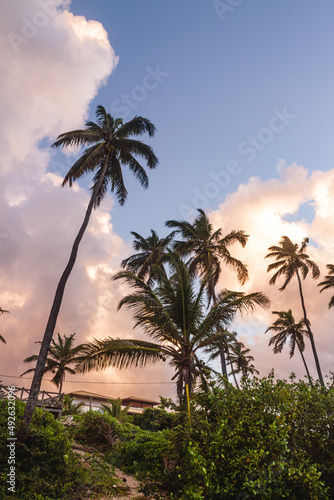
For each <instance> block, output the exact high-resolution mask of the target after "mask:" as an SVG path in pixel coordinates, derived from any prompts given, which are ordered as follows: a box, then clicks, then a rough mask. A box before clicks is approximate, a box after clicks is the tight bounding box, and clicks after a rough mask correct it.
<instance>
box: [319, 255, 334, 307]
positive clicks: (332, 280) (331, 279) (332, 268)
mask: <svg viewBox="0 0 334 500" xmlns="http://www.w3.org/2000/svg"><path fill="white" fill-rule="evenodd" d="M327 267H328V269H329V271H328V275H327V276H325V278H326V279H325V280H324V281H322V282H321V283H319V284H318V286H322V290H320V293H321V292H323V291H324V290H328V289H329V288H333V287H334V265H333V264H327ZM333 306H334V295H333V297H332V298H331V300H330V301H329V304H328V308H331V307H333Z"/></svg>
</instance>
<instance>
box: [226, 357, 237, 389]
mask: <svg viewBox="0 0 334 500" xmlns="http://www.w3.org/2000/svg"><path fill="white" fill-rule="evenodd" d="M227 359H228V362H229V363H230V365H231V368H232V375H233V379H234V383H235V386H236V388H237V389H240V387H239V384H238V381H237V377H236V376H235V371H234V368H233V363H232V361H231V357H230V353H229V350H227Z"/></svg>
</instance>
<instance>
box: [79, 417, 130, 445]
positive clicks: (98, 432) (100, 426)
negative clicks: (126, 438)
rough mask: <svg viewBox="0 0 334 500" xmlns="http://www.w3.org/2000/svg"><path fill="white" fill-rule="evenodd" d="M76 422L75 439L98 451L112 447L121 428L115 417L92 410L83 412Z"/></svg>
mask: <svg viewBox="0 0 334 500" xmlns="http://www.w3.org/2000/svg"><path fill="white" fill-rule="evenodd" d="M77 422H78V423H79V427H78V429H77V430H76V431H75V432H74V437H75V439H76V440H78V441H81V442H83V443H85V444H87V445H90V446H94V447H96V448H98V449H99V450H100V451H106V450H108V449H110V448H112V447H113V445H114V444H115V441H116V438H117V436H118V434H119V433H120V429H121V424H120V423H119V422H118V421H117V420H116V418H114V417H112V416H111V415H108V414H107V413H99V412H97V411H93V410H90V411H87V412H86V413H84V414H83V415H82V416H80V418H79V419H78V420H77Z"/></svg>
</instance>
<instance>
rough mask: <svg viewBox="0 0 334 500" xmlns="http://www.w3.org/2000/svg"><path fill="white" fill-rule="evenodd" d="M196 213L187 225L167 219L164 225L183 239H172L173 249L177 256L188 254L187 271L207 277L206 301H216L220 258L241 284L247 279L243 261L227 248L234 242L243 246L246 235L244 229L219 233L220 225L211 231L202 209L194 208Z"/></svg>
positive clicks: (245, 241)
mask: <svg viewBox="0 0 334 500" xmlns="http://www.w3.org/2000/svg"><path fill="white" fill-rule="evenodd" d="M198 212H199V215H198V217H197V218H196V219H195V221H194V223H193V224H191V223H190V222H187V221H180V222H178V221H175V220H169V221H167V222H166V226H167V227H171V228H175V229H176V230H177V232H179V233H180V234H181V236H182V237H183V239H184V241H176V242H175V244H174V250H175V251H176V252H177V253H178V254H179V255H181V256H189V255H191V259H190V267H189V269H190V272H197V273H198V275H199V276H200V277H201V278H202V279H207V278H208V276H210V279H209V280H207V291H208V299H209V300H208V302H209V304H210V302H211V300H213V302H215V301H216V299H217V297H216V294H215V286H216V285H217V283H218V280H219V277H220V274H221V262H220V261H221V260H222V261H223V263H224V264H225V265H226V266H228V267H230V268H231V269H233V270H234V271H236V273H237V277H238V280H239V281H240V283H241V284H242V285H243V284H244V283H245V282H246V281H247V279H248V271H247V267H246V266H245V264H243V263H242V262H241V261H240V260H238V259H236V258H235V257H232V255H231V254H230V252H229V250H228V247H229V246H230V245H233V244H234V243H236V242H238V243H240V244H241V245H242V247H244V246H245V245H246V243H247V239H248V235H247V234H246V233H245V232H244V231H239V230H238V231H231V232H230V233H228V234H227V235H226V236H222V230H221V228H219V229H217V230H216V231H214V230H213V226H212V224H210V222H209V219H208V217H207V216H206V214H205V212H204V210H202V209H198Z"/></svg>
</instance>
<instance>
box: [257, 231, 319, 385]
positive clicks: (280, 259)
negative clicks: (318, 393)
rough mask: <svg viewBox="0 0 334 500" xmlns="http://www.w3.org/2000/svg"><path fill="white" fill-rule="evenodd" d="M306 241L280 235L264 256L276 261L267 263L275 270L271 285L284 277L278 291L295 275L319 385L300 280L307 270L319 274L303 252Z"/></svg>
mask: <svg viewBox="0 0 334 500" xmlns="http://www.w3.org/2000/svg"><path fill="white" fill-rule="evenodd" d="M308 241H309V240H308V238H304V240H303V241H302V243H301V245H300V247H299V246H298V245H297V244H295V243H292V241H291V240H290V238H288V237H287V236H282V239H281V241H280V243H279V245H280V246H272V247H269V248H268V250H270V253H268V255H266V257H265V258H269V257H272V258H274V259H275V260H276V262H273V263H272V264H269V266H268V268H267V271H268V272H270V271H275V273H274V274H273V276H272V277H271V279H270V281H269V283H270V284H271V285H274V284H275V283H276V280H277V279H278V278H280V277H283V278H284V283H283V285H282V286H281V288H280V291H283V290H285V288H286V287H287V285H288V284H289V283H290V281H291V280H292V278H293V277H294V276H296V277H297V280H298V287H299V295H300V300H301V305H302V309H303V315H304V321H305V326H306V328H307V331H308V333H309V337H310V341H311V346H312V352H313V356H314V360H315V364H316V367H317V372H318V377H319V380H320V382H321V385H323V386H324V379H323V377H322V373H321V368H320V362H319V358H318V353H317V349H316V346H315V341H314V335H313V333H312V331H311V327H310V322H309V320H308V319H307V315H306V307H305V301H304V295H303V290H302V282H301V278H303V279H305V278H306V276H307V275H308V273H309V271H311V273H312V277H313V278H319V276H320V270H319V267H318V266H317V264H316V263H315V262H313V260H311V259H310V258H309V256H308V255H307V254H306V253H305V250H306V247H307V244H308Z"/></svg>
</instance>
